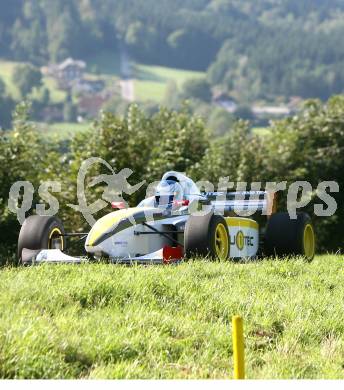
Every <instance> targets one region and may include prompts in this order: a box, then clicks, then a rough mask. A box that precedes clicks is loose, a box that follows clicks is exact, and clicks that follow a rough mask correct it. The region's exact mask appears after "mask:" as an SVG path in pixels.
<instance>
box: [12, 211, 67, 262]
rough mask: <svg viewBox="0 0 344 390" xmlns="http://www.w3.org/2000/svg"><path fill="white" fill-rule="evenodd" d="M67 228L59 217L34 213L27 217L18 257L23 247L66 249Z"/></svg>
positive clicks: (21, 233)
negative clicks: (65, 228) (65, 235)
mask: <svg viewBox="0 0 344 390" xmlns="http://www.w3.org/2000/svg"><path fill="white" fill-rule="evenodd" d="M63 234H65V230H64V227H63V224H62V222H61V221H60V219H59V218H57V217H49V216H40V215H32V216H30V217H28V218H27V219H25V221H24V223H23V226H22V227H21V229H20V233H19V238H18V258H19V260H20V261H21V260H22V251H23V249H30V250H40V249H61V250H62V251H63V250H65V249H66V239H65V237H64V236H63Z"/></svg>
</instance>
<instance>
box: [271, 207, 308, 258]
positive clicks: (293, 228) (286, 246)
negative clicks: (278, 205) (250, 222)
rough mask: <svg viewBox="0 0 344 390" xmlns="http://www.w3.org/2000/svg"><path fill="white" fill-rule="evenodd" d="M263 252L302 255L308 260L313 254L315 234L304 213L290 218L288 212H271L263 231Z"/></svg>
mask: <svg viewBox="0 0 344 390" xmlns="http://www.w3.org/2000/svg"><path fill="white" fill-rule="evenodd" d="M264 241H265V245H264V254H265V255H267V256H276V255H277V256H303V257H304V258H305V259H307V260H308V261H311V260H313V258H314V255H315V234H314V228H313V224H312V221H311V218H310V217H309V215H308V214H306V213H299V214H297V218H296V219H290V217H289V214H288V213H276V214H273V215H272V216H271V217H270V219H269V222H268V225H267V228H266V233H265V240H264Z"/></svg>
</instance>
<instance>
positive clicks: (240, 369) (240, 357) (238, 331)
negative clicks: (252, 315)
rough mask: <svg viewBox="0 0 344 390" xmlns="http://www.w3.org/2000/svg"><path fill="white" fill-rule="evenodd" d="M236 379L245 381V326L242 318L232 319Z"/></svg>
mask: <svg viewBox="0 0 344 390" xmlns="http://www.w3.org/2000/svg"><path fill="white" fill-rule="evenodd" d="M232 337H233V362H234V379H245V354H244V326H243V320H242V318H241V317H240V316H234V317H233V318H232Z"/></svg>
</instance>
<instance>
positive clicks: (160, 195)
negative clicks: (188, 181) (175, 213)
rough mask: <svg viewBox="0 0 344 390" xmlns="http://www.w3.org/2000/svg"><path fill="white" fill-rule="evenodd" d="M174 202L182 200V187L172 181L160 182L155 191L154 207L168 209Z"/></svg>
mask: <svg viewBox="0 0 344 390" xmlns="http://www.w3.org/2000/svg"><path fill="white" fill-rule="evenodd" d="M176 200H177V201H178V200H183V189H182V186H181V185H180V184H179V183H178V182H177V181H174V180H162V181H161V182H160V183H159V184H158V186H157V188H156V191H155V206H156V207H169V206H172V204H173V202H174V201H176Z"/></svg>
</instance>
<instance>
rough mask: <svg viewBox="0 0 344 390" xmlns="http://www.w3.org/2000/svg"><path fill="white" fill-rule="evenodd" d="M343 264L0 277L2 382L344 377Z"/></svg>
mask: <svg viewBox="0 0 344 390" xmlns="http://www.w3.org/2000/svg"><path fill="white" fill-rule="evenodd" d="M343 282H344V275H343V256H319V257H317V258H316V259H315V260H314V261H313V262H312V263H311V264H308V263H305V262H303V261H302V260H296V259H295V260H289V261H286V260H285V261H277V260H274V261H273V260H271V261H268V260H266V261H261V262H251V263H246V264H244V263H241V264H236V263H231V262H226V263H210V262H204V261H194V262H189V263H185V264H181V265H179V266H166V267H154V266H152V267H139V266H137V267H131V268H129V267H122V266H113V265H106V264H88V265H87V264H86V265H82V266H66V265H64V266H63V265H61V266H51V265H45V266H39V267H33V268H4V269H2V270H0V297H1V298H0V377H2V378H231V377H232V369H233V367H232V345H231V325H230V319H231V316H232V315H233V314H240V315H242V316H243V317H244V320H245V336H246V356H247V359H246V365H247V377H248V378H344V368H343V367H344V321H343V299H344V283H343Z"/></svg>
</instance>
